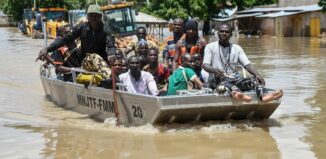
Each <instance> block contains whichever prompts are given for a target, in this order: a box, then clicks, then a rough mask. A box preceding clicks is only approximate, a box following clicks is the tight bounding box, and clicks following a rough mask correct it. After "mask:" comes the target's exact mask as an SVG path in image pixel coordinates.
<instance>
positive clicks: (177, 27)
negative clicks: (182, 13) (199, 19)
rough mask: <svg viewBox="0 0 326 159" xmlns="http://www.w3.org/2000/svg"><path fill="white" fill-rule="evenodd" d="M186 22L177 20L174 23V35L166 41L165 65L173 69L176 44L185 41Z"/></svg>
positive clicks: (164, 50) (164, 51)
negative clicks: (181, 40)
mask: <svg viewBox="0 0 326 159" xmlns="http://www.w3.org/2000/svg"><path fill="white" fill-rule="evenodd" d="M184 38H185V34H184V21H183V19H181V18H176V19H174V21H173V35H170V36H168V37H167V38H166V39H165V41H164V44H165V46H164V49H163V53H162V54H163V63H164V64H165V65H166V66H168V67H169V68H170V69H172V62H173V59H174V55H175V52H176V51H175V49H176V44H177V42H178V41H179V40H180V39H184Z"/></svg>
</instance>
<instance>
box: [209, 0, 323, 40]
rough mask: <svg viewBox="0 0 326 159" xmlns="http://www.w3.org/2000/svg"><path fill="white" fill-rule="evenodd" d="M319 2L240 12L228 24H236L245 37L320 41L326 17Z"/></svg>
mask: <svg viewBox="0 0 326 159" xmlns="http://www.w3.org/2000/svg"><path fill="white" fill-rule="evenodd" d="M317 2H318V0H279V4H278V5H277V6H267V7H257V8H253V9H248V10H244V11H239V12H237V13H236V14H235V15H232V16H231V17H229V19H227V21H234V20H237V21H238V24H239V26H238V28H239V30H242V31H243V32H244V33H246V34H257V33H262V34H263V35H272V36H278V37H287V36H310V37H318V36H320V35H321V34H322V33H323V32H325V33H326V13H324V12H322V11H321V10H322V8H321V7H320V6H318V4H317ZM215 20H221V19H215ZM224 20H225V18H224Z"/></svg>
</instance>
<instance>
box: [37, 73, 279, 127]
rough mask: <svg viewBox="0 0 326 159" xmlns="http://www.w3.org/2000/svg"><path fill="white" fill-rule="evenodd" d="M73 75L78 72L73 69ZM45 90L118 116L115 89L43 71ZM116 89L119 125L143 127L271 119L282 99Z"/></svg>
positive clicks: (85, 108)
mask: <svg viewBox="0 0 326 159" xmlns="http://www.w3.org/2000/svg"><path fill="white" fill-rule="evenodd" d="M73 77H75V74H74V72H73ZM41 81H42V85H43V88H44V92H45V94H46V96H47V97H49V99H50V100H52V101H53V102H55V103H56V104H57V105H59V106H60V107H63V108H65V109H68V110H72V111H76V112H79V113H82V114H88V115H89V117H90V118H93V119H95V120H98V121H104V120H105V119H107V118H115V117H116V116H115V115H116V114H115V106H114V98H113V90H111V89H105V88H101V87H97V86H92V85H90V86H88V87H87V88H86V87H85V85H83V84H78V83H76V82H65V81H62V80H58V79H57V77H56V76H53V75H51V74H50V73H48V72H47V71H46V70H41ZM122 87H123V86H122V85H120V88H121V89H119V90H116V93H115V94H116V98H117V100H116V104H117V111H118V112H119V115H118V121H117V122H118V124H122V125H125V126H139V125H144V124H160V123H172V122H177V123H184V122H193V121H209V120H225V119H267V118H269V117H270V116H271V115H272V113H273V112H274V111H275V110H276V108H277V107H278V106H279V105H280V102H281V99H278V100H274V101H271V102H268V103H264V102H261V101H260V100H259V99H258V98H257V95H256V92H254V91H252V92H245V94H247V95H249V96H251V97H252V99H253V100H252V101H251V102H249V103H245V102H238V101H236V100H234V99H233V98H232V97H231V96H230V95H229V94H228V93H226V94H218V93H212V92H211V91H207V90H193V91H181V92H179V93H180V95H175V96H150V95H143V94H131V93H128V92H126V91H124V89H123V88H122Z"/></svg>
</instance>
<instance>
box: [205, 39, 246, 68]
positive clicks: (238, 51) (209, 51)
mask: <svg viewBox="0 0 326 159" xmlns="http://www.w3.org/2000/svg"><path fill="white" fill-rule="evenodd" d="M230 48H231V51H230V54H229V56H228V58H226V57H225V56H224V55H223V51H222V49H223V48H222V46H220V45H219V43H218V41H216V42H212V43H209V44H207V45H206V47H205V51H204V60H203V63H204V64H207V65H210V66H211V67H213V68H218V69H221V70H223V71H224V72H225V73H226V74H228V75H231V74H234V73H237V72H238V65H239V64H240V65H241V66H243V67H245V66H246V65H248V64H250V63H251V62H250V61H249V59H248V57H247V55H246V54H245V53H244V51H243V49H242V48H241V47H240V46H239V45H237V44H230Z"/></svg>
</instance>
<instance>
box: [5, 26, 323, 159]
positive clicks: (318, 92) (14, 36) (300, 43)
mask: <svg viewBox="0 0 326 159" xmlns="http://www.w3.org/2000/svg"><path fill="white" fill-rule="evenodd" d="M0 35H1V36H0V74H1V75H0V158H1V159H3V158H32V159H34V158H59V159H70V158H86V159H88V158H105V159H107V158H130V159H134V158H165V159H188V158H190V159H202V158H222V159H231V158H232V159H233V158H240V159H249V158H250V159H262V158H267V159H276V158H290V159H292V158H293V159H297V158H303V159H310V158H326V151H325V149H326V124H325V123H326V80H325V79H326V69H325V66H326V40H322V39H318V38H302V37H295V38H272V37H265V38H254V37H252V38H234V39H232V41H233V42H235V43H239V44H240V45H241V46H242V47H243V49H244V50H245V52H246V53H247V55H248V57H249V59H251V61H252V62H253V63H254V65H255V66H256V67H257V68H258V70H259V71H260V72H261V74H262V75H263V76H264V77H265V80H266V83H267V86H268V87H270V88H282V89H283V90H284V92H285V94H284V97H283V100H282V104H281V105H280V106H279V108H278V109H277V110H276V111H275V112H274V114H273V115H272V116H271V118H270V119H268V120H264V121H219V122H205V123H190V124H182V125H181V124H172V125H161V126H152V125H146V126H141V127H129V128H127V127H123V126H120V127H116V126H113V124H110V123H109V122H104V123H99V122H95V121H93V120H90V119H88V118H87V117H86V116H84V115H81V114H78V113H75V112H71V111H69V110H64V109H61V108H59V107H57V106H56V105H55V104H53V103H52V102H50V101H49V100H48V99H46V98H45V96H44V92H43V88H42V85H41V81H40V79H39V65H40V64H41V63H40V62H37V63H35V62H34V60H35V58H36V55H37V54H38V52H39V50H40V49H41V47H42V44H43V41H42V40H36V39H30V38H27V37H24V36H22V35H21V34H20V33H19V32H18V30H17V29H16V28H0Z"/></svg>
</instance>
